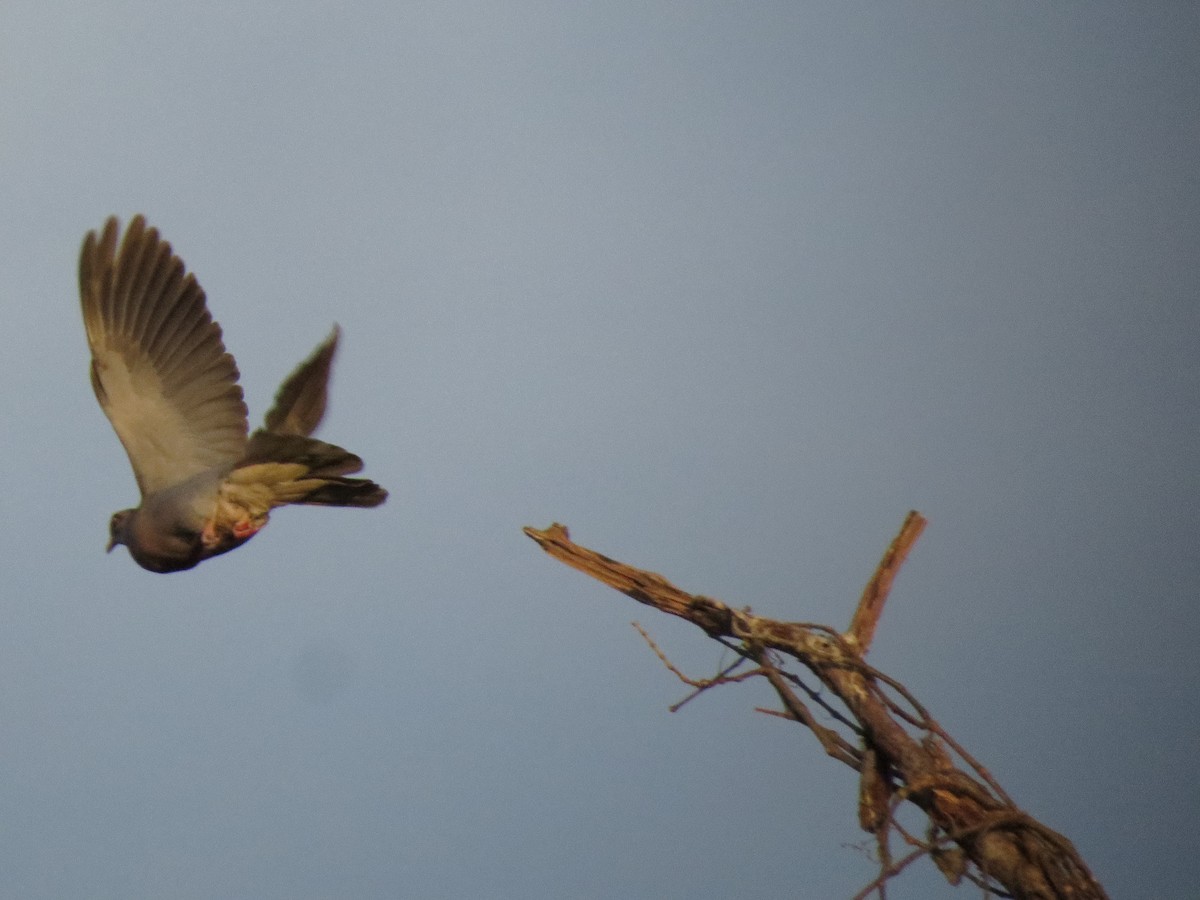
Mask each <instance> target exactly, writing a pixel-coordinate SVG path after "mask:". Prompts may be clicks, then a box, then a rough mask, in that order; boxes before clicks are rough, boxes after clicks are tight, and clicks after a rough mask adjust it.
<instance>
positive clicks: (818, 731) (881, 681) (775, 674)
mask: <svg viewBox="0 0 1200 900" xmlns="http://www.w3.org/2000/svg"><path fill="white" fill-rule="evenodd" d="M924 527H925V520H924V518H922V517H921V516H920V515H919V514H917V513H915V512H913V513H909V515H908V518H907V519H906V520H905V522H904V525H903V527H902V528H901V530H900V533H899V534H898V535H897V537H896V539H895V540H894V541H893V542H892V544H891V546H890V547H889V548H888V550H887V552H886V553H885V554H884V557H883V560H882V561H881V562H880V564H879V567H878V568H877V569H876V571H875V574H874V575H873V576H872V577H871V579H870V581H869V582H868V583H867V587H866V589H865V590H864V591H863V595H862V598H861V599H860V600H859V603H858V607H857V608H856V610H855V612H854V616H853V618H852V619H851V623H850V627H849V629H848V630H847V631H846V632H845V633H839V632H837V631H836V630H834V629H832V628H829V627H827V626H824V625H816V624H811V623H804V622H780V621H776V620H774V619H767V618H763V617H762V616H756V615H754V614H752V613H751V612H750V610H749V609H734V608H733V607H730V606H728V605H726V604H725V603H722V602H721V601H720V600H714V599H712V598H711V597H704V596H701V595H698V594H689V593H687V592H686V591H683V590H680V589H679V588H677V587H675V586H674V585H673V584H671V583H670V582H669V581H667V580H666V579H665V578H663V577H662V576H661V575H657V574H655V573H653V572H647V571H645V570H643V569H638V568H635V567H633V566H629V565H626V564H625V563H621V562H618V561H617V560H614V559H610V558H609V557H607V556H604V555H603V554H600V553H597V552H595V551H594V550H589V549H588V548H587V547H583V546H581V545H579V544H576V543H574V542H573V541H572V540H571V539H570V535H569V534H568V533H567V529H566V528H565V527H564V526H562V525H557V524H555V525H551V526H550V527H549V528H547V529H545V530H544V531H539V530H538V529H535V528H526V529H525V533H526V534H527V535H529V537H531V538H532V539H533V540H535V541H537V543H538V544H539V545H540V546H541V548H542V549H543V550H545V551H546V552H547V553H549V554H550V555H551V556H553V557H554V558H555V559H558V560H560V561H561V562H563V563H566V564H567V565H569V566H571V567H573V568H576V569H579V570H580V571H581V572H584V573H585V574H587V575H590V576H591V577H593V578H595V579H597V580H598V581H601V582H603V583H604V584H607V585H609V586H610V587H612V588H615V589H616V590H618V591H620V592H621V593H623V594H626V595H628V596H630V597H632V598H633V599H634V600H637V601H638V602H639V603H644V604H645V605H647V606H652V607H654V608H655V609H658V610H661V611H662V612H665V613H669V614H670V615H673V616H678V617H679V618H682V619H686V620H687V621H689V622H691V623H693V624H694V625H696V626H698V627H699V628H701V629H703V630H704V632H705V633H706V634H708V635H709V636H710V637H712V638H714V639H716V640H718V641H720V642H721V643H722V644H723V645H724V646H727V647H732V648H733V649H734V650H735V651H736V652H737V653H738V654H739V655H741V656H742V657H744V658H745V659H747V660H749V661H750V662H752V663H754V665H755V666H757V669H756V670H755V672H754V673H753V674H760V675H762V676H764V677H765V678H766V679H767V681H769V682H770V684H771V686H772V687H773V688H774V689H775V692H776V693H777V694H778V696H779V699H780V701H781V703H782V705H783V711H782V712H780V713H777V714H778V715H782V716H783V717H785V718H788V719H791V720H794V721H796V722H798V723H800V724H802V725H804V726H805V727H807V728H808V729H809V730H810V731H812V733H813V735H814V736H815V737H816V738H817V740H818V741H819V742H820V743H821V746H822V747H823V748H824V749H825V752H826V753H828V754H829V755H830V756H832V757H833V758H834V759H837V760H839V761H841V762H843V763H845V764H846V765H848V766H850V767H851V768H853V769H855V770H856V771H858V772H859V777H860V790H859V796H858V798H857V800H858V811H859V822H860V824H861V825H862V827H863V829H864V830H866V831H868V832H870V833H872V834H874V835H875V837H876V840H877V841H878V844H879V849H880V860H881V867H882V871H881V877H880V879H878V880H877V882H875V883H873V884H872V885H871V886H869V889H868V890H874V889H876V888H878V887H881V886H882V884H883V883H884V882H885V881H886V880H887V878H889V877H891V875H892V874H894V873H896V872H898V871H899V870H900V869H901V868H903V867H904V866H905V865H907V864H908V863H909V862H911V860H912V856H911V854H910V855H909V856H906V857H905V858H904V859H902V860H901V861H900V862H898V863H895V864H891V863H890V861H889V855H888V851H887V838H888V836H889V834H892V833H898V834H900V835H901V836H902V837H903V838H904V839H905V841H906V842H908V843H909V844H913V845H915V846H916V847H917V853H918V855H919V854H921V853H927V854H929V855H931V856H932V857H933V859H934V861H935V863H937V865H938V868H939V869H940V870H941V871H942V872H943V873H944V874H945V875H946V877H947V879H949V880H950V881H951V883H954V884H957V883H958V882H959V881H960V880H961V879H963V878H967V879H968V880H971V881H974V882H976V883H977V884H980V885H982V886H984V887H985V888H986V889H987V890H988V891H990V892H992V893H995V894H1000V895H1008V896H1013V897H1020V898H1037V900H1053V898H1064V897H1069V898H1073V900H1099V898H1106V896H1107V895H1106V894H1105V893H1104V889H1103V888H1102V887H1101V886H1100V884H1099V883H1098V882H1097V881H1096V880H1095V878H1093V877H1092V874H1091V872H1090V871H1089V870H1088V867H1087V865H1086V864H1085V863H1084V861H1083V860H1082V858H1080V856H1079V854H1078V853H1077V852H1076V850H1075V848H1074V846H1072V844H1071V842H1070V841H1068V840H1067V839H1066V838H1065V837H1063V836H1062V835H1060V834H1058V833H1057V832H1055V831H1053V830H1051V829H1050V828H1047V827H1046V826H1044V825H1042V824H1041V823H1040V822H1038V821H1037V820H1035V819H1033V818H1032V817H1030V816H1029V815H1028V814H1026V813H1024V812H1023V811H1021V810H1020V809H1019V808H1017V807H1016V806H1015V805H1014V804H1013V802H1012V801H1011V800H1010V799H1009V798H1008V796H1007V795H1006V794H1005V793H1004V791H1003V790H1002V789H1001V788H1000V786H999V785H998V784H997V783H996V782H995V780H994V779H993V778H992V777H991V775H990V774H989V773H988V772H987V770H986V769H984V768H983V767H982V766H981V765H979V764H978V763H977V762H976V761H975V760H974V759H973V758H972V757H971V756H970V755H968V754H967V753H966V752H965V751H964V750H963V749H962V748H961V747H959V745H958V744H957V743H956V742H955V741H954V740H953V739H952V738H951V737H950V736H949V735H948V734H946V733H945V731H943V729H942V728H941V726H939V725H938V724H937V722H936V721H934V719H933V718H932V717H931V716H929V714H928V713H927V712H926V711H925V709H924V707H922V706H921V705H920V704H919V703H917V701H916V700H915V698H913V697H912V695H911V694H910V693H909V692H908V691H907V690H906V689H905V688H904V686H903V685H902V684H900V683H899V682H897V681H896V680H894V679H892V678H889V677H888V676H886V675H884V674H883V673H881V672H879V671H877V670H875V669H874V668H872V667H871V666H869V665H868V664H867V663H866V661H865V656H866V653H867V651H868V650H869V648H870V646H871V641H872V638H873V637H874V634H875V629H876V627H877V625H878V623H879V618H880V616H881V615H882V612H883V607H884V604H885V602H886V600H887V596H888V592H889V591H890V589H891V586H892V583H893V581H894V580H895V577H896V574H897V572H898V571H899V568H900V566H901V565H902V564H903V562H904V560H905V558H906V557H907V555H908V552H909V551H910V550H911V549H912V546H913V545H914V544H915V543H916V540H917V538H918V537H920V534H921V531H922V530H923V529H924ZM651 646H653V643H652V644H651ZM656 652H658V653H659V656H660V658H662V659H663V661H664V663H667V665H668V666H670V663H669V662H667V660H666V658H665V656H663V654H662V653H661V652H660V651H657V649H656ZM789 660H794V661H795V662H797V663H799V664H800V666H802V667H803V668H804V669H807V670H808V672H809V673H810V675H811V676H812V677H815V678H816V679H817V680H818V681H819V683H820V686H821V688H822V689H823V692H828V693H831V694H832V695H833V696H835V697H836V698H837V699H838V700H839V701H840V702H841V704H842V706H843V707H844V710H832V709H829V711H830V712H833V715H831V716H830V717H829V719H830V721H831V722H833V724H834V726H835V727H829V726H827V725H823V724H821V723H820V722H818V721H817V718H816V716H815V715H814V714H813V712H812V711H811V710H810V709H809V707H808V704H806V703H805V701H804V700H803V699H801V694H803V695H805V696H807V697H808V698H809V701H810V702H812V701H813V699H814V698H816V697H817V696H818V691H817V689H816V688H813V687H810V686H809V685H808V684H806V683H805V682H804V681H803V680H802V679H801V677H800V676H799V675H797V674H796V673H795V672H791V671H788V670H787V669H786V668H785V666H786V665H787V664H788V661H789ZM671 668H672V669H674V667H673V666H672V667H671ZM676 674H678V675H680V677H684V676H682V673H679V672H678V671H677V670H676ZM747 674H749V673H747ZM745 677H747V675H746V674H744V675H741V676H739V677H738V678H729V677H727V676H725V677H721V676H719V677H718V678H717V679H713V680H710V681H705V682H695V681H692V680H691V679H686V678H685V680H687V681H689V683H692V684H693V685H694V686H697V687H698V689H707V688H708V687H712V686H714V685H715V684H723V683H730V682H732V681H737V680H744V678H745ZM796 688H798V689H799V691H797V690H796ZM820 702H822V703H824V702H825V701H820ZM827 709H828V707H827ZM839 724H840V725H841V726H842V728H843V729H844V733H843V731H839V730H838V728H837V727H836V726H837V725H839ZM905 802H907V803H909V804H912V805H914V806H916V807H917V808H918V809H920V810H921V812H922V813H924V815H925V817H926V819H927V821H928V828H927V831H926V834H925V835H924V836H923V837H921V838H916V837H914V836H912V835H910V834H908V833H907V832H906V831H904V830H903V829H902V828H901V827H900V826H899V824H898V823H897V822H896V819H895V813H896V809H897V807H898V806H899V805H900V804H901V803H905ZM866 893H867V892H864V894H862V895H861V896H865V895H866Z"/></svg>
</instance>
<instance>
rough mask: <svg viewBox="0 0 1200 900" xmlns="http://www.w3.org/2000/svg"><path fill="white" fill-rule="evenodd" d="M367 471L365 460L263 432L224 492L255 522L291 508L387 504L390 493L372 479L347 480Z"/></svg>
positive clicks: (255, 436)
mask: <svg viewBox="0 0 1200 900" xmlns="http://www.w3.org/2000/svg"><path fill="white" fill-rule="evenodd" d="M362 467H363V461H362V460H361V459H359V458H358V457H357V456H355V455H354V454H353V453H351V452H349V451H348V450H343V449H342V448H341V447H338V446H335V445H334V444H327V443H325V442H324V441H318V440H316V439H314V438H310V437H304V436H302V435H298V434H279V433H276V432H272V431H266V430H259V431H256V432H255V433H254V434H253V435H251V437H250V443H249V444H248V446H247V448H246V454H245V456H244V457H243V458H242V460H241V461H240V462H239V463H238V464H237V466H236V468H234V470H233V472H231V473H230V475H229V477H228V478H227V479H226V480H225V485H226V487H225V488H223V490H227V491H228V492H229V497H228V498H226V499H228V500H231V501H233V502H235V503H237V504H238V505H240V506H243V507H245V508H246V509H247V510H248V511H250V512H251V513H252V517H254V515H253V514H254V513H258V514H260V515H261V514H265V513H267V512H269V511H270V510H271V509H273V508H274V507H276V506H283V505H285V504H288V503H307V504H314V505H318V506H361V507H371V506H378V505H379V504H381V503H382V502H383V501H384V500H386V499H387V495H388V493H387V491H386V490H384V489H383V488H382V487H380V486H379V485H378V484H376V483H375V482H374V481H371V480H370V479H368V478H348V477H347V476H348V475H351V474H353V473H354V472H358V471H360V470H361V469H362ZM260 511H261V512H260Z"/></svg>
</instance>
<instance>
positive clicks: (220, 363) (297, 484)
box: [79, 216, 387, 572]
mask: <svg viewBox="0 0 1200 900" xmlns="http://www.w3.org/2000/svg"><path fill="white" fill-rule="evenodd" d="M119 232H120V223H119V222H118V221H117V219H116V217H115V216H114V217H110V218H109V220H108V221H107V222H106V223H105V224H104V228H103V230H102V231H101V232H100V233H99V234H97V233H96V232H95V231H90V232H88V234H87V237H86V238H85V239H84V241H83V249H82V251H81V252H80V256H79V296H80V300H81V302H82V305H83V323H84V327H85V328H86V330H87V339H88V345H89V346H90V347H91V351H92V367H91V373H92V388H93V389H94V390H95V392H96V399H97V400H99V401H100V406H101V408H102V409H103V410H104V414H105V415H107V416H108V420H109V421H110V422H111V423H112V427H113V430H114V431H116V433H117V437H118V438H120V439H121V443H122V444H124V446H125V452H126V453H127V454H128V455H129V462H130V464H131V465H132V466H133V474H134V477H135V478H136V479H137V484H138V489H139V490H140V491H141V494H142V501H141V504H140V505H139V506H138V507H137V508H136V509H124V510H121V511H120V512H117V513H114V514H113V517H112V521H111V522H110V523H109V543H108V549H109V550H110V551H111V550H112V548H113V547H115V546H116V545H117V544H124V545H125V546H126V547H128V548H129V553H130V555H131V556H132V557H133V559H134V561H135V562H137V564H138V565H140V566H141V567H142V568H144V569H149V570H150V571H151V572H177V571H180V570H182V569H190V568H192V567H193V566H195V565H196V564H197V563H200V562H202V561H204V560H206V559H208V558H210V557H213V556H217V555H219V554H221V553H226V552H228V551H230V550H232V549H234V548H235V547H238V546H241V545H242V544H244V543H245V542H246V541H248V540H249V539H250V538H252V537H253V536H254V535H255V534H257V533H258V531H259V530H260V529H262V527H263V526H264V525H266V524H267V518H268V517H269V515H270V512H271V510H272V509H274V508H275V507H277V506H284V505H286V504H289V503H306V504H315V505H318V506H362V507H372V506H378V505H379V504H381V503H383V501H384V500H386V499H387V491H386V490H384V489H383V488H382V487H380V486H379V485H377V484H376V483H375V482H373V481H370V480H369V479H366V478H350V477H347V476H350V475H353V474H354V473H355V472H358V471H360V470H361V469H362V466H363V462H362V460H361V459H359V458H358V457H357V456H355V455H354V454H353V453H350V452H348V451H346V450H343V449H342V448H341V447H336V446H334V445H333V444H327V443H325V442H324V441H319V440H316V439H314V438H312V437H311V436H310V435H311V434H312V433H313V431H314V430H315V429H316V427H317V425H318V424H320V421H321V418H322V416H323V415H324V414H325V405H326V398H327V390H328V383H329V371H330V367H331V365H332V363H333V356H334V353H335V352H336V351H337V344H338V337H339V335H340V332H339V330H338V328H337V326H336V325H335V326H334V329H333V332H332V333H331V334H330V335H329V337H328V338H327V339H326V340H325V341H324V342H322V343H321V345H320V346H318V347H317V349H316V350H315V351H313V353H312V355H311V356H310V357H309V358H308V359H306V360H305V361H304V362H303V363H301V364H300V365H299V366H298V367H297V368H296V370H295V371H294V372H293V373H292V374H291V375H289V376H288V378H287V380H286V381H284V383H283V385H282V386H281V387H280V388H279V392H278V393H277V394H276V395H275V403H274V405H273V406H272V407H271V410H270V412H268V413H267V416H266V420H265V422H264V423H263V427H262V428H259V429H258V430H257V431H255V432H254V433H253V434H249V425H248V422H247V418H246V404H245V402H244V401H243V399H242V389H241V387H240V386H239V385H238V370H237V365H236V364H235V363H234V361H233V357H232V356H230V355H229V353H227V352H226V350H225V345H224V344H223V343H222V342H221V327H220V326H219V325H218V324H217V323H216V322H214V321H213V318H212V316H211V315H210V314H209V312H208V309H207V307H206V306H205V302H204V291H203V290H202V289H201V288H200V285H199V284H198V283H197V281H196V278H195V276H194V275H192V274H191V273H190V272H187V271H186V268H185V267H184V263H183V260H181V259H180V258H179V257H178V256H176V255H175V254H174V253H173V252H172V250H171V245H170V244H169V243H167V242H166V241H164V240H162V239H161V238H160V237H159V234H158V231H157V229H154V228H149V227H147V226H146V220H145V219H144V218H143V217H142V216H135V217H134V218H133V220H132V221H131V222H130V223H129V227H128V228H126V229H125V234H124V236H123V237H121V238H120V242H119V244H118V233H119Z"/></svg>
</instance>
